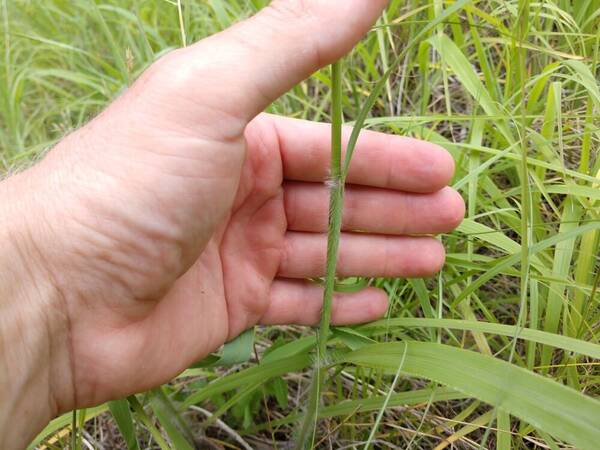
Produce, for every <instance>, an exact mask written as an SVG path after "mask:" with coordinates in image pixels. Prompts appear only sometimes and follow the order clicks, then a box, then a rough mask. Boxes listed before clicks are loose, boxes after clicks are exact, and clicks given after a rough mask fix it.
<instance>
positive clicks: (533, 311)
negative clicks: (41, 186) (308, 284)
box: [0, 0, 600, 450]
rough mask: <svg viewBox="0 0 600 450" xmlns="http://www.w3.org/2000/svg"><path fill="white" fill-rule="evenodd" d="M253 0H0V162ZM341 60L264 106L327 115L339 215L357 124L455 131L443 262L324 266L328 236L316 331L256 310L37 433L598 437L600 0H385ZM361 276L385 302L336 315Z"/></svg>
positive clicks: (314, 440)
mask: <svg viewBox="0 0 600 450" xmlns="http://www.w3.org/2000/svg"><path fill="white" fill-rule="evenodd" d="M267 3H268V2H267V1H266V0H228V1H225V0H206V1H204V0H202V1H200V0H176V1H175V0H174V1H170V0H119V1H117V0H68V1H67V0H39V1H35V2H33V1H29V0H14V1H9V0H0V14H1V15H2V19H1V20H0V24H2V30H1V32H0V41H1V42H0V47H1V48H2V52H3V55H2V63H1V66H0V170H1V171H2V172H3V173H10V172H11V171H14V170H18V169H19V168H20V167H23V166H25V165H27V164H30V163H31V162H32V161H35V160H36V159H37V158H39V157H40V156H41V155H43V153H44V151H45V150H46V149H48V148H50V147H51V146H52V145H53V144H54V143H55V142H56V141H57V140H58V139H60V138H61V137H62V136H63V135H64V134H65V133H67V132H69V131H70V130H72V129H75V128H77V127H79V126H81V125H82V124H83V123H85V122H86V121H87V120H89V119H90V118H91V117H93V116H94V115H95V114H97V113H98V111H100V110H101V109H102V108H103V107H104V106H105V105H106V104H107V103H108V102H110V101H111V100H112V99H114V98H115V97H116V96H117V95H118V94H119V93H120V92H122V91H123V90H124V89H126V88H127V86H128V85H129V84H130V83H131V82H132V80H134V79H135V78H136V77H137V76H138V75H139V73H141V71H143V70H144V68H146V67H147V66H148V65H149V64H150V63H152V61H154V60H155V59H156V58H157V57H159V56H160V55H162V54H164V53H165V52H167V51H169V50H171V49H174V48H177V47H180V46H182V45H185V44H189V43H190V42H193V41H195V40H197V39H200V38H202V37H204V36H207V35H210V34H212V33H214V32H217V31H219V30H221V29H223V28H225V27H227V26H229V25H230V24H232V23H233V22H235V21H237V20H239V19H241V18H243V17H246V16H248V15H250V14H252V13H254V12H255V11H257V10H258V9H260V8H262V7H264V6H265V5H266V4H267ZM335 67H336V70H332V71H330V70H322V71H319V72H318V73H316V74H314V76H313V77H311V78H310V79H309V80H307V81H305V82H303V83H301V84H299V85H298V86H297V87H295V88H294V89H293V90H292V91H290V92H289V93H288V94H286V95H285V96H284V97H282V98H281V99H280V100H278V101H277V102H275V103H274V104H273V105H271V106H270V108H269V111H270V112H273V113H279V114H285V115H288V116H293V117H298V118H303V119H310V120H319V121H328V122H330V123H333V124H334V126H333V132H334V136H333V138H332V144H333V145H332V155H333V156H334V158H333V161H334V164H333V165H332V179H331V183H330V184H331V187H332V189H331V193H332V194H333V195H332V208H331V210H332V213H334V214H333V215H332V220H331V221H330V234H332V235H333V236H335V230H336V229H337V228H339V218H336V217H337V214H338V213H340V212H341V208H340V205H341V198H342V195H343V186H344V182H345V174H346V173H347V169H348V166H349V164H350V161H351V158H352V154H353V151H354V149H355V146H356V142H357V140H358V136H359V134H360V132H361V130H362V129H365V128H369V129H375V130H380V131H386V132H390V133H397V134H403V135H409V136H414V137H418V138H422V139H427V140H430V141H433V142H436V143H438V144H440V145H442V146H444V147H445V148H447V149H448V150H449V151H450V152H451V154H452V155H453V157H454V159H455V161H456V167H457V169H456V175H455V178H454V180H453V186H454V187H455V188H456V189H458V190H459V191H460V192H461V193H462V194H463V196H464V198H465V199H466V201H467V217H466V220H465V221H464V223H463V224H462V225H461V226H460V227H459V228H458V230H457V231H455V232H454V233H451V234H449V235H445V236H443V237H442V239H443V240H444V243H445V245H446V247H447V249H448V257H447V264H446V266H445V268H444V269H443V271H442V273H441V274H440V275H439V277H437V278H434V279H427V280H403V279H373V280H357V281H356V283H355V285H352V284H348V283H347V282H342V281H340V280H338V281H336V280H335V277H334V274H335V253H336V249H335V240H331V241H330V243H331V244H332V245H330V246H329V258H328V265H327V266H328V267H327V268H328V277H326V279H325V285H326V286H328V288H327V289H326V295H325V301H324V315H323V322H322V324H321V327H320V328H319V330H318V333H317V335H316V336H315V334H314V333H313V331H312V330H307V329H304V328H299V327H272V328H261V329H258V330H256V333H255V334H246V335H244V336H243V337H242V338H240V340H238V341H237V342H236V343H235V345H234V346H232V347H229V348H226V349H225V350H224V351H223V352H222V357H221V359H219V358H214V359H213V361H206V362H205V363H204V364H201V365H198V366H195V367H192V368H190V369H188V370H187V371H185V372H184V373H183V374H181V376H179V377H178V378H176V379H175V380H173V381H172V382H171V383H169V384H168V385H165V386H163V387H162V388H161V389H160V390H156V391H153V392H150V393H145V394H141V395H137V396H132V397H130V398H129V399H124V400H120V401H118V402H111V403H110V404H107V405H101V406H99V407H97V408H90V409H88V410H85V411H80V412H79V413H78V416H77V420H76V423H75V424H73V425H72V421H73V416H72V415H71V414H67V415H65V416H61V417H59V418H57V419H56V420H55V421H53V422H52V423H51V424H50V425H49V426H48V427H47V429H46V430H44V432H43V433H42V434H40V436H39V437H38V438H37V439H36V441H34V443H32V448H40V449H42V448H43V449H67V448H71V436H72V435H73V436H74V439H75V441H74V445H75V446H77V445H80V446H81V448H89V447H88V444H89V445H91V446H92V447H96V448H100V447H101V446H104V448H118V446H121V448H127V449H131V450H136V449H139V448H148V449H161V450H162V449H167V448H187V447H186V446H188V447H190V448H194V445H205V446H208V445H209V444H211V443H212V444H213V445H221V446H222V447H224V448H232V447H234V448H235V446H236V445H240V444H239V443H240V442H245V443H246V444H247V445H248V446H249V447H253V448H257V447H262V448H277V447H278V446H284V445H288V442H289V441H291V440H293V439H295V438H297V437H298V433H296V432H295V430H296V428H297V424H298V423H299V422H300V421H301V420H302V419H304V420H306V418H307V417H309V419H310V421H309V423H306V422H305V425H304V427H302V428H301V430H302V431H301V432H300V433H299V434H300V435H301V436H304V437H308V440H305V442H309V446H310V445H313V446H315V447H317V448H329V447H333V448H342V447H345V448H368V447H369V446H371V447H372V448H385V447H386V446H396V447H400V448H412V449H418V448H435V449H443V448H450V447H452V448H459V449H479V448H498V449H502V450H504V449H512V448H515V449H529V448H540V449H546V448H551V449H566V448H581V449H594V448H597V445H598V444H597V443H598V442H600V426H599V424H600V333H599V330H600V287H599V284H600V258H599V253H600V252H599V241H600V158H599V157H598V151H599V148H600V86H599V83H598V79H600V0H578V1H568V0H544V1H530V0H529V1H528V0H509V1H500V0H456V1H454V0H391V1H390V3H389V6H388V8H387V11H386V15H385V16H384V17H383V18H382V19H381V20H380V21H379V22H378V24H377V25H376V27H375V28H374V30H373V32H371V33H370V34H369V35H368V36H367V37H366V38H365V39H364V40H363V41H362V42H361V43H359V44H358V45H357V47H356V48H355V50H354V51H353V52H352V53H351V54H350V55H349V56H348V57H347V58H346V59H345V61H344V76H343V77H342V76H341V70H340V66H339V65H336V66H335ZM330 92H332V93H333V94H334V95H330ZM344 117H345V118H346V119H347V122H348V123H349V125H350V126H352V127H353V131H352V134H351V137H350V140H349V143H348V146H347V148H346V153H345V157H343V152H342V148H341V143H340V141H339V135H338V134H337V133H338V132H339V127H340V126H341V123H342V119H343V118H344ZM334 202H335V203H334ZM369 283H371V284H373V285H376V286H379V287H382V288H384V289H386V291H387V292H388V293H389V296H390V300H391V301H390V303H391V307H390V310H389V312H388V316H387V317H386V318H385V319H383V320H380V321H377V322H375V323H371V324H365V325H361V326H356V327H330V325H329V317H328V311H329V309H328V306H327V305H328V301H329V300H330V299H331V295H332V294H333V292H334V291H335V290H337V289H346V290H347V289H353V288H356V287H360V286H364V285H366V284H369ZM254 350H255V351H254ZM219 361H220V362H219ZM225 362H228V364H227V365H225V364H224V363H225ZM231 362H235V365H233V366H232V365H231V364H229V363H231ZM211 363H212V364H211ZM315 365H316V370H315ZM312 378H316V380H317V382H316V383H315V382H313V383H312V385H311V379H312ZM311 389H312V390H311ZM308 399H310V401H309V400H308ZM307 402H309V403H307ZM198 406H199V407H201V408H202V410H204V411H210V413H211V414H212V415H211V416H208V415H205V414H200V413H198V411H197V410H195V409H194V408H195V407H198ZM317 407H318V408H317ZM207 417H209V418H207ZM221 420H222V421H223V422H225V423H227V425H228V430H225V429H223V428H222V427H220V426H219V423H223V422H220V421H221ZM78 424H81V425H82V426H81V427H80V426H78ZM73 428H81V429H80V433H77V434H76V435H75V434H74V433H72V430H73ZM232 432H234V433H237V434H236V436H235V438H234V437H232V435H231V433H232ZM301 440H302V439H301ZM228 446H229V447H228Z"/></svg>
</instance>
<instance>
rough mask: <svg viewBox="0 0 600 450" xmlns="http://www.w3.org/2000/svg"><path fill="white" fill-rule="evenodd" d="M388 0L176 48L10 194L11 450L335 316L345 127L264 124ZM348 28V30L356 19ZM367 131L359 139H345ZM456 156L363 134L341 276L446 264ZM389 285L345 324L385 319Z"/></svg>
mask: <svg viewBox="0 0 600 450" xmlns="http://www.w3.org/2000/svg"><path fill="white" fill-rule="evenodd" d="M386 3H387V2H386V1H384V0H345V1H344V2H338V1H335V0H304V1H300V0H279V1H274V2H273V3H272V4H271V5H270V6H269V7H267V8H265V9H264V10H263V11H262V12H261V13H259V14H258V15H257V16H255V17H253V18H251V19H249V20H247V21H244V22H241V23H239V24H237V25H235V26H234V27H232V28H231V29H229V30H226V31H224V32H222V33H220V34H217V35H215V36H212V37H210V38H208V39H205V40H203V41H201V42H199V43H197V44H195V45H193V46H190V47H188V48H186V49H182V50H178V51H175V52H172V53H170V54H168V55H167V56H165V57H163V58H162V59H160V60H159V61H157V62H156V63H155V64H154V65H152V66H151V67H150V68H149V69H148V70H147V71H146V72H145V73H144V74H143V75H142V76H141V77H140V79H139V80H138V81H137V82H136V83H135V84H134V85H133V86H132V87H131V88H130V89H129V90H128V91H127V92H126V93H125V94H123V95H122V96H121V97H120V98H119V99H117V100H116V101H115V102H114V103H113V104H112V105H110V106H109V107H108V108H107V109H106V110H105V111H104V112H103V113H102V114H100V115H99V116H98V117H97V118H95V119H94V120H93V121H91V122H90V123H89V124H88V125H86V126H85V127H83V128H81V129H80V130H78V131H76V132H74V133H72V134H71V135H69V136H67V137H66V138H65V139H64V140H63V141H62V142H61V143H59V144H58V145H57V146H56V147H55V148H54V149H53V150H51V151H50V152H49V154H48V155H47V156H46V157H45V158H44V159H43V160H42V161H40V162H39V163H38V164H36V165H35V166H33V167H32V168H31V169H29V170H27V171H24V172H22V173H20V174H19V175H16V176H13V177H11V178H9V179H7V180H5V181H3V182H2V183H0V198H2V203H1V204H0V223H1V224H2V225H1V227H0V242H1V246H2V253H1V255H0V448H3V449H4V448H6V449H18V448H23V447H24V446H26V445H27V443H28V442H29V441H30V439H32V438H33V437H34V436H35V434H36V433H37V432H39V431H40V429H41V428H42V427H43V426H44V425H45V424H46V423H47V422H48V420H50V419H51V418H52V417H54V416H56V415H58V414H60V413H62V412H65V411H68V410H71V409H73V408H82V407H87V406H91V405H96V404H99V403H102V402H105V401H107V400H110V399H114V398H119V397H123V396H125V395H128V394H131V393H134V392H140V391H143V390H146V389H149V388H151V387H153V386H156V385H158V384H160V383H163V382H166V381H168V380H169V379H171V378H172V377H173V376H175V375H177V374H178V373H180V372H181V371H182V370H184V369H185V368H186V367H188V366H189V365H190V364H192V363H193V362H195V361H197V360H200V359H201V358H203V357H204V356H206V355H207V354H208V353H210V352H212V351H215V350H217V349H218V348H219V347H220V346H221V345H222V344H223V343H225V342H227V341H228V340H230V339H232V338H233V337H235V336H237V335H238V334H239V333H241V332H242V331H243V330H245V329H247V328H248V327H251V326H253V325H255V324H264V325H273V324H290V323H293V324H301V325H312V324H315V323H317V322H318V319H319V315H320V309H321V300H322V290H321V288H320V287H319V286H317V285H315V284H312V283H310V282H309V281H306V279H307V278H309V277H316V276H321V275H323V273H324V265H325V252H326V234H325V231H326V226H327V204H328V190H327V187H326V186H325V185H324V183H323V182H324V181H325V180H326V179H327V172H328V169H327V168H328V160H329V127H328V126H327V125H324V124H316V123H310V122H304V121H299V120H293V119H287V118H282V117H277V116H272V115H267V114H261V111H262V110H264V109H265V108H266V107H267V106H268V104H269V103H270V102H272V101H273V100H275V99H276V98H277V97H279V96H280V95H282V94H283V93H285V91H286V90H288V89H289V88H291V87H292V86H293V85H294V84H296V83H298V82H300V81H301V80H303V79H304V78H306V77H307V76H309V75H310V73H312V72H314V71H315V70H317V69H318V68H319V67H323V66H325V65H327V64H329V63H331V62H333V61H334V60H336V59H338V58H340V57H341V56H343V55H344V54H345V53H346V52H348V51H349V50H350V49H351V48H352V46H353V45H355V44H356V42H357V41H358V40H359V39H360V38H361V37H362V36H363V35H364V34H365V33H366V32H367V31H368V30H369V28H370V27H371V26H372V24H373V23H374V22H375V20H376V18H377V17H378V16H379V14H380V13H381V11H382V10H383V8H384V7H385V5H386ZM339 18H341V19H339ZM348 133H349V131H348V130H346V137H347V136H348ZM453 170H454V165H453V161H452V158H451V157H450V155H449V154H448V153H447V152H446V151H445V150H444V149H442V148H441V147H438V146H436V145H433V144H429V143H426V142H423V141H419V140H415V139H410V138H406V137H399V136H389V135H385V134H379V133H375V132H364V133H363V134H362V135H361V138H360V140H359V143H358V146H357V149H356V153H355V156H354V158H353V162H352V165H351V168H350V172H349V175H348V179H347V181H348V183H349V184H348V187H347V190H346V200H345V207H344V223H343V235H342V239H341V250H340V258H339V265H338V273H339V274H340V275H342V276H346V275H348V276H349V275H365V276H399V277H422V276H429V275H432V274H434V273H436V272H437V271H439V270H440V269H441V267H442V265H443V262H444V249H443V247H442V246H441V244H440V243H439V241H438V240H436V239H435V238H433V237H430V236H424V235H433V234H437V233H443V232H449V231H451V230H452V229H454V228H455V227H456V226H457V225H458V224H459V223H460V221H461V220H462V217H463V215H464V203H463V201H462V199H461V197H460V195H459V194H458V193H456V192H455V191H453V190H452V189H450V188H448V187H446V185H447V184H448V183H449V182H450V180H451V178H452V174H453ZM386 308H387V298H386V294H385V293H384V292H383V291H381V290H378V289H375V288H367V289H365V290H363V291H361V292H358V293H352V294H338V295H337V296H336V298H335V301H334V306H333V321H334V323H336V324H353V323H360V322H365V321H369V320H373V319H376V318H378V317H381V316H382V315H383V314H384V313H385V311H386Z"/></svg>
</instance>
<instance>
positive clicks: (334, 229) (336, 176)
mask: <svg viewBox="0 0 600 450" xmlns="http://www.w3.org/2000/svg"><path fill="white" fill-rule="evenodd" d="M331 104H332V106H331V168H330V171H331V172H330V177H329V180H328V185H329V187H330V190H331V192H330V196H329V227H328V232H327V263H326V275H325V288H324V291H323V307H322V311H321V323H320V325H319V329H318V331H317V363H316V367H315V371H314V376H313V381H312V384H311V388H310V394H309V401H308V407H307V411H306V415H305V417H304V422H303V424H302V427H301V430H300V435H299V438H298V444H297V446H296V448H297V449H300V448H307V443H308V440H309V439H308V436H309V434H310V435H312V437H313V438H312V439H311V441H312V440H314V430H315V427H316V423H315V421H316V418H317V415H318V414H317V413H318V409H319V403H320V397H321V391H322V388H323V386H324V384H325V379H326V366H327V340H328V338H329V334H330V326H331V307H332V303H333V294H334V290H335V273H336V268H337V258H338V252H339V246H340V231H341V225H342V210H343V203H344V180H343V176H342V123H343V112H342V63H341V61H338V62H335V63H333V64H332V66H331ZM309 430H313V432H312V433H309ZM310 447H312V445H311V446H310Z"/></svg>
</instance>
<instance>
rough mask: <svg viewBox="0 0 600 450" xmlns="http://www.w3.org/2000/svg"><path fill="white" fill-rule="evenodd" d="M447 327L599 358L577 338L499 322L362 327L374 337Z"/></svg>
mask: <svg viewBox="0 0 600 450" xmlns="http://www.w3.org/2000/svg"><path fill="white" fill-rule="evenodd" d="M423 327H432V328H448V329H451V330H464V331H480V332H483V333H491V334H497V335H500V336H515V335H516V336H517V337H518V338H519V339H524V340H526V341H531V342H537V343H538V344H544V345H549V346H552V347H555V348H562V349H563V350H567V351H570V352H573V353H578V354H580V355H587V356H590V357H592V358H596V359H600V345H598V344H594V343H592V342H586V341H582V340H579V339H574V338H571V337H568V336H563V335H560V334H553V333H547V332H545V331H540V330H533V329H531V328H519V329H517V327H516V326H514V325H502V324H499V323H489V322H478V321H477V322H476V321H471V320H456V319H421V318H412V317H411V318H408V317H401V318H397V319H386V320H379V321H377V322H372V323H369V324H366V325H363V326H361V327H360V328H359V330H360V331H361V332H366V333H368V332H369V331H371V332H372V333H369V334H371V335H373V334H379V333H387V332H389V331H391V330H392V329H394V328H423Z"/></svg>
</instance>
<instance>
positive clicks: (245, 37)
mask: <svg viewBox="0 0 600 450" xmlns="http://www.w3.org/2000/svg"><path fill="white" fill-rule="evenodd" d="M387 3H388V2H387V0H343V1H341V0H274V1H273V2H272V3H271V4H270V5H269V6H267V7H266V8H264V9H263V10H261V11H260V12H259V13H258V14H256V15H255V16H253V17H251V18H250V19H247V20H245V21H243V22H240V23H238V24H236V25H234V26H233V27H231V28H229V29H227V30H225V31H223V32H221V33H219V34H216V35H214V36H211V37H210V38H208V39H204V40H202V41H200V42H198V43H196V44H195V45H193V46H191V47H188V48H186V49H183V50H182V51H181V53H180V56H181V57H183V58H184V60H185V63H184V65H185V70H184V74H183V76H182V77H180V79H182V80H183V81H184V82H183V83H182V84H179V86H180V88H181V89H183V90H185V91H186V92H185V95H186V97H187V98H189V99H190V100H191V101H193V102H195V103H196V104H199V105H202V108H203V109H204V108H206V107H207V106H208V107H210V106H213V105H212V104H211V103H212V102H215V103H216V104H215V105H214V106H215V107H217V108H218V110H219V111H222V112H225V113H227V114H228V115H230V116H233V117H238V118H240V119H243V121H245V122H247V121H249V120H250V119H252V118H253V117H254V116H255V115H257V114H258V113H259V112H261V111H262V110H264V109H265V108H266V107H267V106H268V105H269V104H270V103H271V102H272V101H274V100H275V99H277V98H278V97H279V96H281V95H282V94H284V93H285V92H286V91H288V90H289V89H290V88H292V87H293V86H294V85H295V84H297V83H298V82H300V81H302V80H303V79H305V78H307V77H308V76H309V75H310V74H311V73H312V72H314V71H316V70H318V69H319V68H321V67H323V66H325V65H327V64H329V63H331V62H333V61H335V60H336V59H339V58H340V57H342V56H343V55H344V54H345V53H347V52H349V51H350V50H351V49H352V47H353V46H354V45H355V44H356V43H357V42H358V41H359V40H360V39H361V38H362V37H363V36H364V35H365V34H366V32H367V31H368V30H369V28H370V27H371V26H372V25H373V23H374V22H375V21H376V20H377V17H378V16H379V15H380V14H381V12H382V11H383V9H384V8H385V6H386V4H387ZM180 75H181V72H180ZM186 119H188V120H189V119H192V120H193V114H192V115H191V116H190V115H189V110H188V111H187V114H186Z"/></svg>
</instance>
